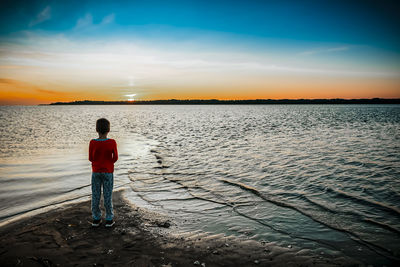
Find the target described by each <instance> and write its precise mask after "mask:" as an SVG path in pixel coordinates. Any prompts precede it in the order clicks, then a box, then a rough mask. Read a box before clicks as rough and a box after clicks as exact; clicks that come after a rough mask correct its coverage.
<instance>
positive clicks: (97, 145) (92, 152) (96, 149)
mask: <svg viewBox="0 0 400 267" xmlns="http://www.w3.org/2000/svg"><path fill="white" fill-rule="evenodd" d="M89 160H90V161H91V162H92V171H93V172H108V173H113V172H114V162H116V161H117V160H118V151H117V142H115V140H114V139H108V138H107V139H92V140H90V143H89Z"/></svg>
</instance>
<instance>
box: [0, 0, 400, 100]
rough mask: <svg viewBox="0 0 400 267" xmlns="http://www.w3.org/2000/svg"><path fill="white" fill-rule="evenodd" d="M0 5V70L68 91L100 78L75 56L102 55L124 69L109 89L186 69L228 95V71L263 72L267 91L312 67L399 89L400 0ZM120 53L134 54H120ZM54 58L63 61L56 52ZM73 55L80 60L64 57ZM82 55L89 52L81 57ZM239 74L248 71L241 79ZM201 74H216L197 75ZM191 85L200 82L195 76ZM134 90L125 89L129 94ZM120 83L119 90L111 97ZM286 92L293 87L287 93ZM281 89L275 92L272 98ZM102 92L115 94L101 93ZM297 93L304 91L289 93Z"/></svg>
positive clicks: (175, 82)
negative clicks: (41, 74)
mask: <svg viewBox="0 0 400 267" xmlns="http://www.w3.org/2000/svg"><path fill="white" fill-rule="evenodd" d="M0 5H1V8H0V25H1V27H0V67H1V66H3V67H2V68H0V71H1V72H0V79H8V80H13V81H17V80H18V81H19V82H23V83H25V84H26V83H28V84H31V85H34V86H39V87H46V88H47V89H46V90H48V89H49V87H50V86H52V88H53V90H55V91H56V92H58V91H62V90H65V88H66V86H67V85H68V84H66V81H67V80H69V82H70V83H71V85H70V87H73V86H76V84H75V81H72V80H71V77H75V76H76V77H77V78H76V81H78V80H79V81H80V82H82V83H83V84H84V85H85V86H86V87H82V88H85V89H84V90H86V91H90V92H92V91H91V89H90V88H91V87H96V86H97V85H95V84H94V83H93V84H90V82H89V81H90V80H91V79H93V76H91V74H90V73H88V74H87V76H85V77H84V76H83V75H82V72H80V73H78V74H77V75H75V74H72V73H73V69H74V68H76V66H73V65H74V64H75V65H79V66H81V67H82V68H83V69H86V70H88V69H93V68H95V69H97V68H98V66H99V65H102V64H103V71H104V70H105V69H110V68H111V69H113V70H118V71H119V73H124V75H125V76H124V77H125V78H121V77H119V76H118V75H117V74H116V73H117V71H115V74H114V76H113V77H111V75H110V77H108V80H107V81H104V82H105V83H106V84H107V88H110V87H112V86H114V87H118V86H120V84H123V83H124V82H123V80H124V79H125V83H127V84H132V82H130V81H131V80H132V79H135V84H136V85H138V86H140V88H135V90H136V91H137V92H138V95H142V96H143V97H145V98H146V97H148V98H150V97H155V96H160V97H167V96H164V94H162V93H161V92H162V91H163V90H171V88H180V87H182V86H183V85H182V84H184V83H186V82H187V81H185V80H184V79H183V78H177V77H183V76H185V75H188V76H187V77H189V76H190V77H191V78H193V79H194V80H197V81H198V84H199V86H203V87H204V86H209V87H210V88H211V87H212V88H213V90H215V89H218V88H219V89H220V90H221V95H223V97H228V95H227V93H226V92H225V91H226V89H224V87H225V86H224V85H223V84H224V82H225V84H228V85H229V81H231V80H232V84H233V83H235V84H236V85H237V84H241V85H240V86H239V85H237V86H238V88H239V87H240V88H243V86H244V85H245V84H246V83H247V81H249V80H251V81H253V80H258V81H259V83H258V84H257V85H253V86H254V88H257V89H255V90H254V94H252V95H254V96H256V95H257V93H260V92H262V89H261V88H265V92H268V90H270V89H271V87H272V86H276V85H278V87H279V86H280V83H279V82H278V81H276V83H268V81H267V80H268V79H270V78H271V79H272V80H275V79H276V77H278V76H284V75H287V76H288V77H289V78H290V77H295V78H296V79H299V81H304V80H305V79H310V75H311V74H313V75H314V77H316V76H318V79H320V78H321V79H322V78H326V82H325V83H331V82H332V81H331V80H330V79H331V77H332V75H333V76H335V77H336V78H346V79H347V78H348V77H356V78H357V77H358V78H360V77H364V78H371V77H372V78H374V77H375V81H376V82H378V81H377V80H376V79H378V78H379V79H383V78H384V79H386V80H385V82H388V83H391V86H390V88H391V89H390V90H391V92H392V93H391V94H389V93H388V95H393V92H394V93H395V95H396V91H393V90H395V89H394V88H395V84H396V83H397V82H398V78H399V76H400V74H399V73H400V27H398V26H397V25H399V24H400V21H399V16H398V14H400V4H399V3H398V1H385V0H383V1H369V0H365V1H339V0H337V1H328V0H326V1H322V0H320V1H309V0H305V1H287V0H282V1H251V0H250V1H234V0H233V1H45V0H43V1H35V0H32V1H2V2H1V4H0ZM121 51H125V54H122V55H121ZM93 53H97V54H96V55H97V56H96V57H95V56H94V55H93ZM67 55H68V56H67ZM124 55H130V56H131V57H130V59H129V60H128V61H124V58H127V57H125V56H124ZM51 57H53V58H57V60H55V59H54V60H53V61H51V59H50V58H51ZM72 58H74V62H70V63H68V61H73V60H72ZM79 58H84V60H83V61H82V62H80V63H79V64H78V63H77V62H78V59H79ZM99 58H102V60H99ZM60 61H63V62H66V64H65V65H61V64H60ZM137 62H139V63H137ZM89 63H90V64H91V65H90V64H89ZM68 64H69V65H68ZM85 64H86V65H85ZM135 64H136V65H135ZM15 66H18V69H19V70H16V69H17V67H15ZM27 66H29V69H28V68H27ZM23 67H24V68H23ZM33 67H37V68H41V69H42V70H43V69H44V68H48V70H46V71H48V75H47V77H49V78H48V81H47V83H46V84H44V83H43V82H40V81H37V80H35V79H34V78H29V77H34V71H32V68H33ZM54 68H57V69H58V73H55V70H54ZM11 69H12V70H11ZM129 69H131V70H132V69H133V70H135V71H131V72H130V71H129ZM178 69H180V70H178ZM182 69H183V70H182ZM189 69H190V70H191V72H190V70H189ZM141 70H143V71H141ZM243 70H245V71H243ZM189 72H190V73H189ZM206 72H208V74H207V75H208V76H207V75H206V74H205V73H206ZM100 73H103V72H99V75H100ZM196 73H197V74H199V76H198V77H197V78H196V77H195V76H196ZM215 73H220V74H221V75H220V77H215ZM239 73H240V75H242V76H243V77H242V78H243V79H242V80H240V81H239V80H238V81H236V80H235V79H236V78H237V75H238V74H239ZM264 74H265V75H264ZM58 75H60V77H58ZM61 75H63V76H64V77H68V79H67V78H65V79H63V78H62V77H61ZM101 75H102V74H101ZM78 76H79V77H78ZM301 76H303V77H301ZM132 77H133V78H132ZM174 77H175V78H174ZM221 77H223V78H221ZM303 78H304V79H303ZM204 79H209V80H212V81H214V83H209V84H207V83H201V82H200V81H203V80H204ZM263 79H264V80H263ZM271 79H270V80H271ZM318 79H317V80H318ZM233 80H235V82H233ZM157 81H158V83H157ZM226 81H228V83H226ZM317 82H318V81H317ZM317 82H316V83H314V84H317ZM61 83H62V84H63V86H61ZM309 83H310V82H307V84H309ZM14 84H16V83H15V82H14ZM161 84H164V85H165V86H164V87H165V88H164V89H162V88H161V87H163V86H161ZM232 84H230V85H232ZM290 86H293V85H290V84H287V85H286V86H281V87H282V88H289V87H290ZM305 86H306V85H304V86H303V87H302V88H303V89H301V90H304V87H305ZM320 86H323V83H322V82H321V84H320ZM360 86H361V85H360V84H358V85H357V88H361V87H360ZM63 87H64V88H63ZM67 87H68V86H67ZM54 88H56V89H54ZM57 88H58V89H57ZM105 88H106V87H104V88H103V90H106V89H105ZM188 88H191V89H187V90H194V91H195V90H197V89H196V88H197V85H193V87H190V86H189V87H188ZM131 89H132V88H130V89H129V90H128V89H126V91H129V92H128V93H131V91H132V90H131ZM68 90H69V89H68ZM68 90H67V91H68ZM182 90H183V89H182ZM224 90H225V91H224ZM238 90H239V89H238ZM271 90H272V89H271ZM282 90H283V89H282ZM299 90H300V89H299ZM366 90H367V89H366ZM368 90H372V89H368ZM136 91H135V92H136ZM272 91H273V90H272ZM124 92H125V91H121V92H117V91H115V94H114V95H113V97H117V95H118V94H119V95H121V94H124ZM289 92H292V91H291V90H289V89H287V92H286V93H285V94H283V95H285V96H288V95H290V94H289ZM179 93H182V91H179V90H177V91H176V92H175V93H174V94H172V95H171V96H174V97H177V96H178V97H179ZM234 93H235V92H234ZM236 93H237V92H236ZM397 94H398V93H397ZM181 95H185V94H181ZM194 95H195V94H193V97H194ZM275 95H276V94H273V93H271V97H275ZM368 95H373V94H368ZM375 95H377V96H379V93H376V94H375ZM104 96H108V97H111V95H107V94H104V95H99V96H98V97H104ZM185 96H186V97H192V96H191V95H190V94H186V95H185ZM207 96H208V95H207ZM207 96H201V97H207ZM209 96H210V97H212V96H213V95H212V94H209ZM261 96H265V97H267V96H268V93H260V97H261ZM299 96H302V94H300V93H299V94H296V93H294V94H293V97H299ZM338 96H340V95H338ZM82 97H83V96H82ZM310 97H312V95H310Z"/></svg>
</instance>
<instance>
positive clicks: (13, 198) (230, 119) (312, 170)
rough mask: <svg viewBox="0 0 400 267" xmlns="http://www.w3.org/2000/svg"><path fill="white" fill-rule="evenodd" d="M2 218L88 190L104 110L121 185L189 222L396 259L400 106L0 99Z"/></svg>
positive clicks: (143, 202)
mask: <svg viewBox="0 0 400 267" xmlns="http://www.w3.org/2000/svg"><path fill="white" fill-rule="evenodd" d="M0 111H1V113H0V151H1V154H0V185H1V186H0V204H1V205H0V220H1V221H3V222H4V221H5V220H7V219H9V218H12V217H14V216H17V215H20V214H24V213H26V212H28V211H31V210H36V209H38V208H42V207H50V208H51V207H52V206H54V205H55V204H57V203H64V202H67V201H70V200H72V199H81V198H82V197H87V196H90V172H91V170H90V164H89V162H88V160H87V149H88V142H89V140H90V139H91V138H95V137H96V133H95V131H94V128H95V127H94V124H95V121H96V119H97V118H100V117H103V116H104V117H106V118H108V119H109V120H110V121H111V128H112V131H111V132H110V135H109V137H111V138H115V139H116V140H117V142H118V146H119V153H120V159H119V161H118V162H117V164H116V173H115V177H116V178H115V179H116V180H115V187H120V186H124V187H128V188H129V189H130V192H128V193H127V197H128V198H129V199H130V200H131V201H132V202H134V203H135V204H137V205H139V206H143V207H146V208H148V209H153V210H157V211H160V212H164V213H168V214H169V215H171V216H175V217H176V218H181V219H185V220H186V221H185V223H184V224H183V225H182V227H183V229H184V230H188V231H193V230H201V231H207V232H211V233H225V234H227V235H236V236H241V237H243V238H251V239H256V240H267V241H269V242H276V243H277V244H278V245H281V246H289V245H291V246H293V247H294V248H296V249H299V250H300V249H312V250H313V251H314V252H316V253H321V254H324V255H327V256H332V257H336V256H341V255H347V256H350V257H352V258H355V259H358V260H361V261H364V262H367V263H373V264H390V263H391V262H394V261H397V260H399V257H400V216H399V215H400V179H399V178H400V106H398V105H271V106H269V105H258V106H257V105H255V106H252V105H221V106H194V105H190V106H183V105H182V106H27V107H17V106H15V107H1V108H0Z"/></svg>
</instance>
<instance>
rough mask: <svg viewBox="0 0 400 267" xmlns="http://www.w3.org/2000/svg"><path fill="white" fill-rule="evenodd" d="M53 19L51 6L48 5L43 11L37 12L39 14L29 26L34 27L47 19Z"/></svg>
mask: <svg viewBox="0 0 400 267" xmlns="http://www.w3.org/2000/svg"><path fill="white" fill-rule="evenodd" d="M49 19H51V7H50V6H46V7H45V8H44V9H43V10H42V11H40V12H39V14H37V16H36V17H35V18H34V19H33V20H32V21H31V22H30V23H29V27H33V26H35V25H37V24H40V23H42V22H44V21H46V20H49Z"/></svg>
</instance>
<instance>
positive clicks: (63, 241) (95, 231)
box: [0, 191, 362, 267]
mask: <svg viewBox="0 0 400 267" xmlns="http://www.w3.org/2000/svg"><path fill="white" fill-rule="evenodd" d="M113 201H114V213H115V221H116V224H115V225H114V227H113V228H105V227H104V223H103V224H102V225H101V226H100V227H99V228H92V227H91V225H90V222H91V212H90V201H85V202H82V203H78V204H71V205H68V206H65V207H62V208H58V209H55V210H52V211H49V212H46V213H42V214H39V215H36V216H34V217H31V218H25V219H21V220H20V221H17V222H14V223H11V224H8V225H6V226H3V227H2V228H0V237H1V241H2V242H1V243H0V263H1V266H138V267H140V266H164V267H167V266H358V265H362V264H361V263H359V262H355V261H353V260H351V259H349V258H344V257H340V258H339V257H338V258H327V257H325V258H324V257H322V256H321V255H315V254H313V252H312V251H308V250H307V251H306V250H295V249H293V248H282V247H279V246H276V245H274V244H272V243H265V242H257V241H254V240H240V239H238V238H234V237H224V236H223V235H209V234H206V233H186V234H177V232H178V231H176V230H177V229H176V228H177V227H176V224H175V222H174V220H173V218H168V217H166V216H164V215H160V214H156V213H152V212H148V211H146V210H144V209H140V208H138V207H135V206H132V205H130V204H128V203H127V202H126V201H125V200H124V198H123V194H122V192H121V191H118V192H114V195H113Z"/></svg>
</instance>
